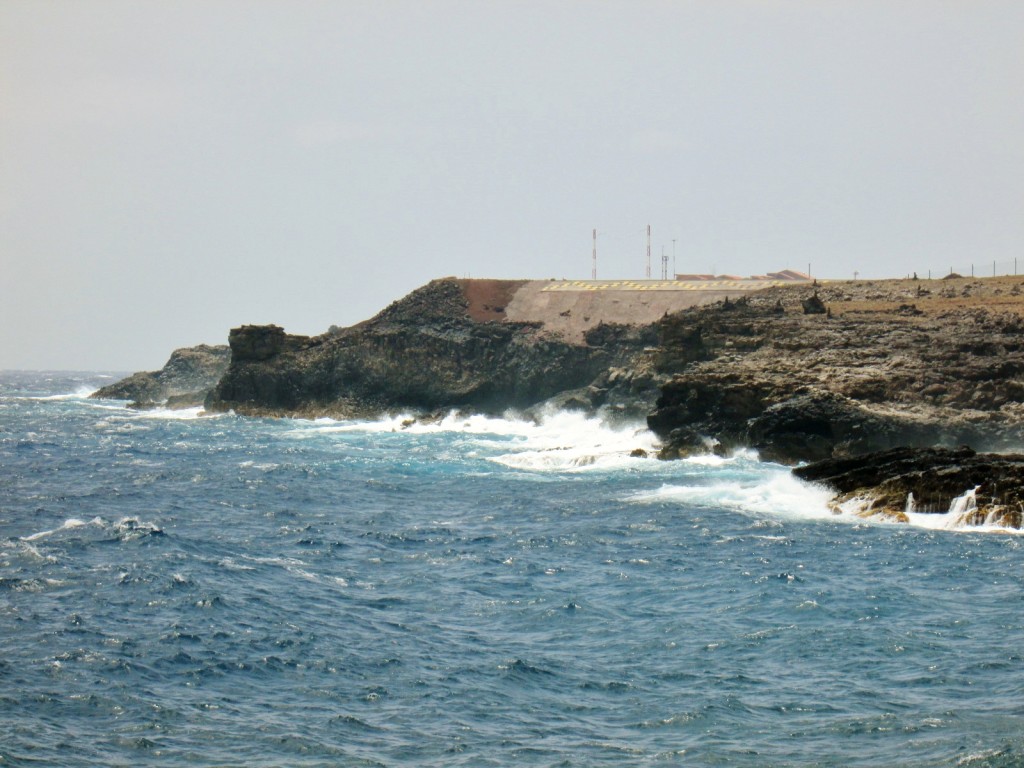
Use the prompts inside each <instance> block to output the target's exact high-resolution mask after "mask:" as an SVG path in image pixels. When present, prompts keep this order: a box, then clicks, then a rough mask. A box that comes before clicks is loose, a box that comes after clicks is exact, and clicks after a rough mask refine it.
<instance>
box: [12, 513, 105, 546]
mask: <svg viewBox="0 0 1024 768" xmlns="http://www.w3.org/2000/svg"><path fill="white" fill-rule="evenodd" d="M85 525H103V520H101V519H100V518H98V517H94V518H93V519H92V520H90V521H89V522H86V521H85V520H79V519H78V518H77V517H69V518H68V519H67V520H65V521H64V522H63V523H62V524H61V525H59V526H57V527H56V528H53V529H51V530H49V531H39V533H33V534H32V535H30V536H22V537H21V540H22V541H37V540H39V539H45V538H46V537H47V536H52V535H53V534H55V533H58V532H59V531H68V530H71V529H72V528H81V527H82V526H85Z"/></svg>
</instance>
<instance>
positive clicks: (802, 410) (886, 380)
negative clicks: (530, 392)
mask: <svg viewBox="0 0 1024 768" xmlns="http://www.w3.org/2000/svg"><path fill="white" fill-rule="evenodd" d="M1007 280H1009V279H1004V280H1003V281H1002V282H998V283H988V284H982V281H953V282H952V284H951V283H950V282H948V281H947V283H946V284H945V286H944V288H943V293H942V294H940V295H939V296H933V295H932V294H931V291H929V290H928V289H926V288H923V286H922V285H921V284H920V283H917V284H916V285H915V284H914V283H916V281H893V282H892V283H888V284H887V283H864V284H835V285H826V286H819V287H818V288H816V289H812V288H809V287H803V288H786V289H769V290H766V291H763V292H761V293H759V294H752V295H751V296H750V297H749V298H746V299H743V300H740V301H734V302H729V303H727V304H726V303H722V304H719V305H716V306H712V307H697V308H693V309H688V310H684V311H682V312H679V313H676V314H674V315H671V316H669V317H667V318H665V319H664V320H663V321H662V323H661V343H660V349H659V351H658V353H657V356H656V358H657V359H656V362H655V367H656V369H657V372H658V373H659V374H661V375H664V376H667V377H670V378H669V380H668V381H667V382H666V383H665V384H664V385H663V386H662V387H661V395H660V397H659V399H658V401H657V405H656V408H655V410H654V411H653V412H652V413H651V414H650V416H649V417H648V424H649V426H650V427H651V429H652V430H654V431H655V432H656V433H657V434H658V435H659V436H660V437H661V438H662V439H663V440H664V443H665V447H664V449H663V451H662V457H663V458H672V457H676V456H680V455H686V454H687V453H689V452H693V451H694V450H703V446H704V444H705V443H706V442H707V441H708V440H710V441H712V442H713V443H715V444H716V445H717V446H718V450H720V451H729V450H732V449H734V448H737V447H741V446H744V447H752V448H755V449H757V450H758V451H759V452H760V454H761V456H762V457H763V458H766V459H769V460H775V461H781V462H787V463H795V462H799V461H816V460H820V459H825V458H830V457H833V456H852V455H856V454H859V453H864V452H870V451H878V450H884V449H888V448H893V447H896V446H900V445H911V446H918V447H926V446H931V445H946V446H954V445H959V444H964V443H966V444H970V445H973V446H975V447H976V448H979V449H983V450H1008V449H1013V448H1018V447H1020V446H1021V444H1022V442H1024V440H1022V437H1021V434H1022V433H1021V427H1022V426H1024V403H1022V401H1024V321H1022V319H1021V316H1020V315H1019V314H1018V311H1019V310H1020V309H1021V305H1020V303H1019V302H1015V301H1014V302H1011V301H1008V300H1007V297H1008V293H1012V291H1007V285H1005V283H1006V282H1007ZM923 282H924V281H921V283H923ZM958 282H964V283H968V284H967V285H963V286H960V285H958V284H957V283H958ZM1018 282H1019V281H1018ZM933 285H939V284H938V283H937V282H936V283H934V284H933ZM1014 285H1016V283H1014ZM999 286H1002V287H999ZM812 291H816V294H814V293H812ZM883 291H884V293H883ZM985 291H988V295H987V297H986V296H985V295H984V292H985ZM950 292H953V293H952V294H951V293H950ZM814 295H817V296H818V299H819V301H821V302H823V303H825V304H827V307H828V312H826V314H821V313H820V312H816V313H811V314H805V313H804V311H803V309H804V304H803V302H804V301H807V300H809V299H812V298H813V297H814ZM966 296H972V297H973V298H972V299H971V301H970V302H966V301H965V297H966ZM908 298H914V299H915V303H914V304H913V305H911V304H908V302H907V299H908ZM780 305H781V306H783V312H781V313H780V312H779V306H780Z"/></svg>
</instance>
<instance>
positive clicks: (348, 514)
mask: <svg viewBox="0 0 1024 768" xmlns="http://www.w3.org/2000/svg"><path fill="white" fill-rule="evenodd" d="M104 381H109V379H101V378H100V377H99V376H98V375H96V374H35V373H31V374H30V373H5V374H2V375H0V765H18V766H21V765H62V766H94V765H103V766H137V765H153V766H185V765H190V766H191V765H203V766H215V765H216V766H335V765H337V766H633V765H637V766H641V765H643V766H646V765H680V766H811V765H814V766H1017V765H1024V569H1022V560H1024V548H1022V543H1024V540H1022V539H1021V537H1019V536H1017V535H1010V534H1007V533H1005V532H999V531H996V530H991V529H988V530H984V531H973V530H963V529H945V528H943V527H942V525H944V524H945V523H943V524H941V525H940V524H931V525H930V526H929V525H928V524H923V525H897V524H887V523H881V522H872V521H864V520H861V519H858V518H856V517H853V516H849V517H847V516H835V515H832V514H831V513H829V512H828V510H827V509H826V507H825V500H826V498H827V494H825V493H824V492H823V491H821V490H820V489H815V488H811V487H808V486H804V485H801V484H800V483H798V482H797V481H795V480H793V479H792V478H791V477H790V476H789V474H788V473H787V471H786V470H785V468H782V467H779V466H776V465H773V464H767V463H762V462H759V461H758V460H757V459H756V457H755V456H753V455H749V454H739V455H737V456H736V457H733V458H731V459H716V458H713V457H708V458H705V459H697V460H690V461H680V462H658V461H656V460H653V459H643V458H633V457H630V456H629V452H630V451H631V450H632V449H634V448H637V447H643V448H648V449H649V448H651V447H653V439H652V437H651V436H650V435H649V434H648V433H646V432H645V431H643V430H642V429H640V428H639V427H627V428H613V427H611V426H608V425H605V424H603V423H601V422H600V421H597V420H588V419H585V418H583V417H581V416H579V415H573V414H550V415H549V416H548V417H547V418H546V419H544V420H543V421H542V422H541V423H532V422H526V421H520V420H516V419H514V418H511V417H510V418H506V419H484V418H480V417H474V418H470V419H458V418H449V419H447V420H446V421H445V422H443V423H441V424H438V425H432V426H419V425H415V426H412V427H408V428H404V427H403V424H402V420H401V419H400V418H396V419H394V420H388V421H383V422H376V423H344V422H332V421H301V420H265V419H252V418H239V417H235V416H233V415H221V416H216V417H205V416H201V415H200V414H199V413H197V412H196V411H185V412H133V411H130V410H128V409H126V408H125V407H124V404H123V403H118V402H109V401H108V402H103V401H94V400H88V399H86V398H85V396H84V395H85V394H86V393H88V392H89V391H91V390H93V389H95V388H96V387H97V386H99V385H100V384H102V383H104ZM940 518H941V516H939V517H938V518H935V520H939V519H940Z"/></svg>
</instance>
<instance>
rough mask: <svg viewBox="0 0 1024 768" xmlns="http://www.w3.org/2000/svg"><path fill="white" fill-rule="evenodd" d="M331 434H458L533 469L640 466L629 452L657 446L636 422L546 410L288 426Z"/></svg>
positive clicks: (297, 432)
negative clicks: (533, 415)
mask: <svg viewBox="0 0 1024 768" xmlns="http://www.w3.org/2000/svg"><path fill="white" fill-rule="evenodd" d="M335 433H364V434H381V433H404V434H409V435H420V436H425V435H438V434H457V435H462V436H465V437H466V438H467V440H468V442H469V445H467V446H465V451H464V454H463V455H464V456H466V457H467V458H483V459H486V460H489V461H493V462H495V463H498V464H501V465H503V466H506V467H509V468H512V469H520V470H526V471H531V472H579V471H584V470H594V469H597V470H610V469H616V468H623V467H639V466H642V465H643V462H644V459H642V458H637V457H632V456H630V453H631V452H633V451H634V450H635V449H637V448H640V449H642V450H643V451H645V452H647V453H649V454H650V453H654V452H656V451H657V450H658V444H657V440H656V438H655V436H654V434H653V433H651V432H650V431H649V430H648V429H647V428H646V427H643V426H641V425H638V424H632V425H628V426H613V425H610V424H608V423H607V422H605V421H603V420H602V419H601V418H598V417H593V416H587V415H585V414H582V413H579V412H570V411H557V410H550V411H545V412H543V413H541V414H540V416H539V417H538V418H536V419H533V418H524V417H523V416H521V415H520V414H517V413H514V412H508V413H506V414H505V415H504V416H502V417H495V416H482V415H468V416H467V415H460V414H458V413H455V412H452V413H449V414H448V415H447V416H445V417H444V418H442V419H439V420H437V421H433V422H423V421H418V420H416V419H414V418H413V417H411V416H409V415H404V414H403V415H397V416H391V417H387V418H384V419H380V420H377V421H360V422H356V421H348V422H338V421H332V420H330V419H317V420H316V421H313V422H309V423H307V424H304V425H303V426H301V427H297V428H296V429H294V430H292V432H291V433H290V434H292V435H293V436H296V437H310V436H313V435H318V434H319V435H325V434H326V435H329V434H335Z"/></svg>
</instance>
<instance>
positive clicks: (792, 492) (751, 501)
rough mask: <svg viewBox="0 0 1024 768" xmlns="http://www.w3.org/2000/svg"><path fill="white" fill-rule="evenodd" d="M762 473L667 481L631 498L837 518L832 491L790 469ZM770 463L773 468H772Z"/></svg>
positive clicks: (752, 512) (774, 514)
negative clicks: (701, 481) (685, 482)
mask: <svg viewBox="0 0 1024 768" xmlns="http://www.w3.org/2000/svg"><path fill="white" fill-rule="evenodd" d="M764 466H765V467H766V472H765V475H764V476H763V477H760V478H753V479H749V480H729V481H719V482H712V483H709V484H706V485H674V484H666V485H663V486H661V488H658V489H657V490H654V491H645V492H643V493H638V494H635V495H634V496H631V497H630V498H629V500H630V501H634V502H640V503H650V502H662V501H678V502H682V503H686V504H690V505H694V506H700V507H715V508H721V507H725V508H727V509H732V510H735V511H737V512H740V513H743V514H750V515H754V516H758V517H761V516H766V515H767V516H772V517H785V518H790V519H805V520H823V519H833V518H835V515H834V513H833V512H832V511H831V510H830V509H829V507H828V502H829V499H830V498H831V495H832V494H831V493H830V492H829V491H827V490H825V489H823V488H819V487H817V486H813V485H808V484H806V483H802V482H801V481H800V480H798V479H797V478H795V477H793V475H792V474H790V472H789V471H788V470H785V469H781V468H774V467H773V466H772V465H764ZM769 467H770V468H769Z"/></svg>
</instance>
